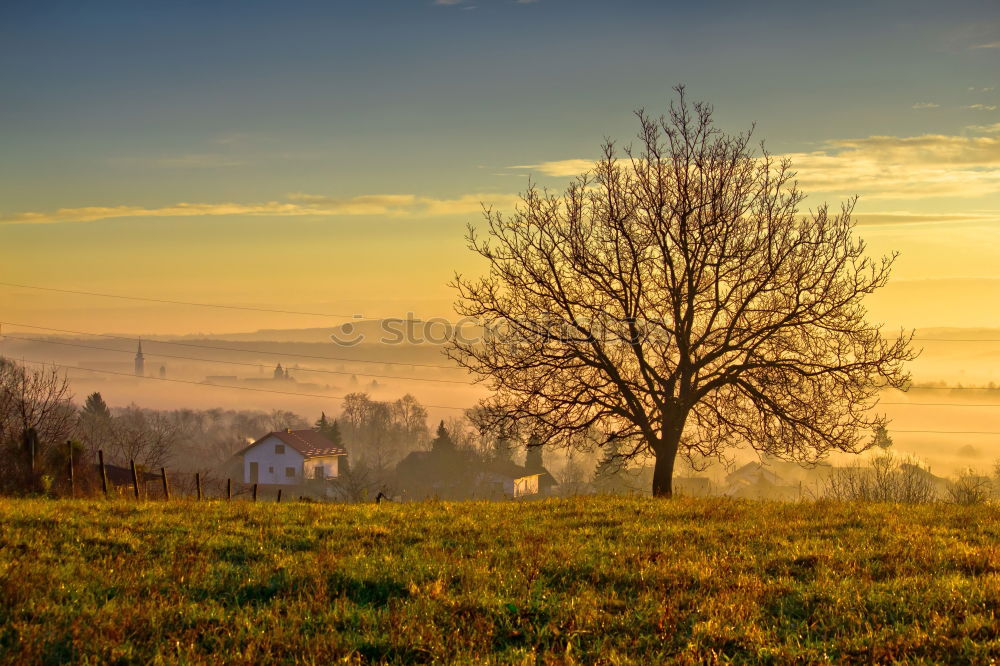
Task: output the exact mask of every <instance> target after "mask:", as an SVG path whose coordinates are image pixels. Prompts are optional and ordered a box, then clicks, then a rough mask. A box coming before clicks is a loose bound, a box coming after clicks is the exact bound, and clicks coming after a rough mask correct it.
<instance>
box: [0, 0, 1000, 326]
mask: <svg viewBox="0 0 1000 666" xmlns="http://www.w3.org/2000/svg"><path fill="white" fill-rule="evenodd" d="M42 4H44V3H42ZM199 4H200V3H195V4H192V5H191V6H187V5H186V4H185V3H165V4H162V5H159V6H157V8H155V9H151V8H150V7H151V6H152V5H150V6H147V7H146V8H144V9H143V8H140V7H139V4H133V3H112V2H95V3H85V8H84V5H74V4H65V5H62V4H58V3H56V4H53V5H52V6H51V7H48V9H45V10H43V9H40V8H39V4H38V3H21V4H19V3H9V4H7V3H5V6H4V8H3V9H0V26H3V28H2V29H0V88H2V89H3V90H4V91H5V93H4V98H5V101H4V103H3V104H2V105H0V137H2V139H3V141H2V145H0V281H4V282H10V283H18V284H28V285H36V286H45V287H56V288H65V289H77V290H86V291H94V292H108V293H112V294H121V295H126V296H143V297H150V298H158V299H168V300H169V299H176V300H186V301H201V302H208V303H220V304H232V305H240V306H250V307H262V308H275V309H285V310H305V311H310V312H326V313H342V314H353V313H358V314H363V315H364V316H365V317H378V316H402V315H405V314H406V313H407V312H413V313H416V314H417V315H418V316H424V317H427V316H450V315H451V301H452V294H451V292H450V290H449V289H448V287H447V286H446V283H447V282H448V280H449V279H450V278H451V276H452V273H453V272H454V271H455V270H462V271H475V270H476V268H477V264H476V263H475V262H474V261H473V259H472V257H471V256H470V255H469V253H468V252H466V251H465V249H464V242H463V239H462V234H463V230H464V227H465V224H466V223H468V222H476V221H477V220H479V218H480V213H479V210H480V202H485V203H488V204H492V205H495V206H497V207H500V208H505V207H509V206H511V205H512V203H513V201H514V200H515V195H516V193H517V192H518V191H519V190H520V189H521V188H523V187H524V185H525V183H526V180H527V177H528V176H532V177H533V178H535V179H536V181H537V182H539V183H541V184H543V185H546V186H550V187H557V188H558V187H561V186H563V185H565V183H566V182H567V181H568V180H569V178H571V177H572V176H573V175H574V174H576V173H578V172H579V171H580V170H581V168H583V167H585V165H586V164H587V162H588V161H589V160H590V159H592V158H593V157H594V156H595V155H596V154H597V148H598V146H599V144H600V142H601V140H602V139H603V137H604V136H612V137H617V138H620V139H622V140H625V141H627V140H628V139H629V137H631V136H632V134H633V132H634V129H635V126H634V119H633V118H632V116H631V112H632V110H633V109H634V108H636V107H640V106H644V107H646V108H648V109H651V110H652V109H657V108H662V107H663V105H665V103H666V102H667V101H668V100H669V97H670V95H669V88H670V86H671V85H672V84H674V83H677V82H686V83H687V84H688V87H689V93H690V95H691V96H692V97H695V98H699V99H705V100H706V101H709V102H712V103H714V104H715V106H716V109H717V112H718V113H717V119H718V122H719V123H720V125H721V126H722V127H723V128H725V129H728V130H733V131H736V130H740V129H743V128H745V127H746V126H748V125H749V124H750V123H752V122H756V123H757V135H758V137H759V138H762V139H766V140H767V142H768V146H769V148H770V150H771V151H772V152H774V153H776V154H779V155H787V156H789V157H791V158H792V160H793V163H794V165H795V166H796V167H797V169H798V171H799V180H800V183H801V186H802V188H803V189H804V190H805V191H807V192H809V193H810V194H811V197H812V198H811V199H810V204H812V205H815V204H816V203H818V202H820V201H824V200H826V201H830V202H831V203H834V204H835V203H836V202H838V201H840V200H842V199H844V198H846V197H848V196H851V195H853V194H858V195H860V196H861V199H860V203H859V205H858V208H857V213H858V219H859V221H860V226H859V229H858V230H859V233H860V234H861V235H862V236H863V237H864V238H865V239H866V240H868V242H869V244H870V247H871V249H872V250H873V251H874V252H879V253H887V252H892V251H899V252H900V253H901V257H900V259H899V262H898V264H897V269H896V271H895V276H894V280H893V283H892V284H891V286H890V287H889V288H887V289H886V290H885V292H884V293H882V294H879V295H878V296H876V297H875V298H874V299H873V300H872V303H871V306H872V313H873V316H874V317H876V318H877V319H879V320H883V321H885V322H886V323H887V324H889V325H892V326H905V327H927V326H935V325H939V326H984V327H985V326H1000V309H998V308H996V307H995V304H996V303H998V302H1000V249H998V248H1000V112H998V106H1000V94H998V90H997V88H998V86H1000V81H998V80H997V79H998V76H997V73H998V72H1000V11H997V8H996V5H995V4H993V3H981V2H978V3H977V2H968V3H950V4H949V6H948V7H947V8H945V7H943V6H941V7H939V6H938V5H937V4H936V3H912V2H905V3H904V2H899V3H877V4H878V7H874V8H873V7H868V6H867V5H868V4H871V3H858V4H857V5H852V4H851V3H847V4H838V5H837V7H836V9H834V8H825V9H813V8H809V9H805V8H802V7H801V6H800V5H799V4H782V3H773V4H768V3H765V4H764V5H759V6H758V5H755V8H754V12H757V13H755V14H750V13H748V12H749V11H750V10H749V9H748V8H746V7H744V6H743V4H737V3H717V5H713V6H711V7H707V6H706V7H704V8H695V7H689V8H686V9H683V10H678V9H676V8H670V7H669V6H668V5H669V3H653V2H623V3H606V2H604V3H598V2H580V3H573V8H574V11H573V12H568V11H567V3H565V2H563V3H560V2H557V1H556V0H538V1H535V2H527V1H525V0H520V1H519V2H499V1H498V2H490V1H487V0H483V1H482V2H472V0H449V1H447V2H442V1H441V0H438V2H432V1H431V0H427V1H426V2H406V3H403V2H389V3H371V5H374V4H379V7H377V8H375V7H373V6H370V5H369V3H357V4H358V6H354V7H348V6H347V3H318V2H303V3H301V4H299V3H289V4H287V5H285V4H284V3H258V2H246V3H239V4H237V3H232V4H230V3H211V4H213V5H214V6H213V7H203V6H199ZM206 4H208V3H206ZM744 4H745V3H744ZM292 5H295V9H294V11H293V10H292V9H291V7H292ZM53 8H57V9H53ZM816 26H822V27H823V29H822V30H817V29H816ZM693 54H696V56H697V57H694V55H693ZM0 304H2V308H0V310H2V320H3V321H11V322H23V323H28V324H33V325H40V326H52V327H60V328H70V329H79V330H84V331H94V332H108V331H113V332H122V333H144V334H148V333H193V332H206V333H208V332H211V333H221V332H227V331H247V330H257V329H262V328H297V327H312V326H322V325H324V324H336V323H339V322H340V321H341V320H340V319H336V318H321V317H309V316H297V315H278V314H266V313H254V312H244V311H237V310H208V309H203V308H194V307H185V306H175V305H167V304H155V303H141V302H133V301H124V300H114V299H103V298H97V297H84V296H76V295H67V294H58V293H53V292H44V291H37V290H30V289H21V288H14V287H5V286H0Z"/></svg>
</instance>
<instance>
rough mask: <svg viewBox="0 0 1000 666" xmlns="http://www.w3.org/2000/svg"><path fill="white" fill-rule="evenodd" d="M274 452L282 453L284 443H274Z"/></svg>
mask: <svg viewBox="0 0 1000 666" xmlns="http://www.w3.org/2000/svg"><path fill="white" fill-rule="evenodd" d="M274 452H275V453H277V454H281V453H284V452H285V445H284V444H275V445H274Z"/></svg>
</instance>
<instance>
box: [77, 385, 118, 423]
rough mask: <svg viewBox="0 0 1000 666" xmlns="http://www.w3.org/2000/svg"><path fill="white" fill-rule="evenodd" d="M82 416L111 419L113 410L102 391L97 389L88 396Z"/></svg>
mask: <svg viewBox="0 0 1000 666" xmlns="http://www.w3.org/2000/svg"><path fill="white" fill-rule="evenodd" d="M81 416H85V417H89V418H98V419H110V418H111V410H110V409H108V405H107V403H105V402H104V398H102V397H101V394H100V393H97V392H96V391H95V392H94V393H91V394H90V395H88V396H87V401H86V402H85V403H84V404H83V412H82V414H81Z"/></svg>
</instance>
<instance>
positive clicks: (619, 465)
mask: <svg viewBox="0 0 1000 666" xmlns="http://www.w3.org/2000/svg"><path fill="white" fill-rule="evenodd" d="M624 472H625V459H624V457H623V456H622V454H621V444H620V443H619V442H618V441H617V440H612V441H611V442H609V443H608V444H607V448H606V449H605V451H604V455H603V456H601V459H600V461H598V463H597V467H596V468H595V469H594V484H595V485H596V486H597V487H598V488H599V489H601V490H602V491H604V492H613V491H615V490H619V489H620V488H619V486H620V485H621V477H622V476H623V474H624Z"/></svg>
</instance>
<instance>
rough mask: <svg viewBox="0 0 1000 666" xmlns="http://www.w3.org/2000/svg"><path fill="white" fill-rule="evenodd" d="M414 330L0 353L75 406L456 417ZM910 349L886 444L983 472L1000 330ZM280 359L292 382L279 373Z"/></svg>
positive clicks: (109, 343) (436, 356)
mask: <svg viewBox="0 0 1000 666" xmlns="http://www.w3.org/2000/svg"><path fill="white" fill-rule="evenodd" d="M421 332H422V333H424V334H426V333H428V329H426V328H425V329H421V330H417V332H416V333H417V334H416V335H414V336H412V337H413V338H414V339H411V340H409V341H405V340H404V341H403V342H402V343H400V344H385V343H380V342H379V333H380V327H379V326H377V325H376V323H375V322H361V323H359V324H357V325H355V326H354V330H353V331H352V333H353V334H355V335H357V334H364V336H365V339H364V341H363V342H361V343H360V344H356V345H344V344H336V343H335V342H334V341H332V340H331V339H330V335H331V333H333V334H335V335H343V330H341V329H339V328H336V329H335V328H330V329H325V328H316V329H294V330H268V331H257V332H247V333H244V334H234V335H227V336H201V337H195V336H182V337H176V336H175V337H166V336H164V337H162V338H159V336H155V335H150V336H149V337H148V338H144V339H143V341H142V344H143V353H144V362H145V368H144V374H145V377H143V378H139V377H135V376H133V371H134V354H135V347H136V342H135V340H134V339H132V338H128V337H127V336H122V337H120V338H116V337H93V336H89V337H88V336H79V335H77V336H74V335H61V336H56V335H52V334H46V333H44V332H40V331H37V330H35V331H29V330H20V331H18V330H9V329H5V331H4V333H5V335H4V336H3V337H2V338H0V355H3V356H6V357H8V358H11V359H13V360H18V361H19V360H22V359H24V360H25V361H27V362H32V361H45V362H51V363H57V364H60V365H61V366H64V367H65V368H66V372H67V374H68V377H69V379H70V382H71V386H72V389H73V392H74V394H75V399H76V402H77V403H78V404H79V403H81V402H82V400H83V398H84V397H85V396H87V395H88V394H90V393H92V392H95V391H96V392H100V393H101V395H102V396H103V398H104V400H105V401H106V402H107V403H108V404H109V405H111V406H113V407H124V406H127V405H130V404H136V405H139V406H141V407H145V408H152V409H180V408H189V409H211V408H216V407H217V408H224V409H260V410H265V411H272V410H288V411H292V412H295V413H297V414H299V415H301V416H303V417H304V418H305V419H306V420H307V421H309V422H312V421H314V420H315V419H317V418H318V417H319V416H320V414H321V413H323V412H325V413H326V414H327V415H328V416H330V417H331V418H333V417H336V415H337V414H338V413H339V412H340V405H341V401H340V400H339V398H342V397H343V396H344V395H346V394H349V393H354V392H364V393H367V394H368V395H369V396H370V397H371V398H372V399H375V400H386V401H389V400H395V399H397V398H400V397H402V396H403V395H406V394H411V395H413V396H414V397H416V398H417V399H418V400H419V401H420V402H421V403H422V404H423V405H424V406H425V407H426V409H427V412H428V421H429V422H430V423H431V424H435V423H437V422H438V421H440V420H449V419H454V418H456V417H459V416H461V414H462V412H463V410H464V409H466V408H468V407H472V406H473V405H474V404H475V403H476V401H477V400H478V399H480V398H481V397H484V396H485V395H487V389H486V388H485V387H484V386H482V385H481V384H475V383H473V381H472V378H471V377H470V376H469V375H468V374H466V373H465V371H464V370H462V369H460V368H457V367H456V366H454V364H453V363H451V362H450V361H449V359H447V358H446V357H445V356H444V353H443V346H442V345H441V344H438V343H439V341H440V334H441V331H440V330H438V331H436V332H435V333H434V334H433V335H429V336H428V335H425V336H424V337H421V335H420V333H421ZM426 337H432V338H433V342H428V341H427V340H426V339H425V338H426ZM157 339H159V340H164V341H167V342H169V343H171V344H167V343H166V342H158V341H157ZM178 343H179V344H178ZM914 344H915V346H917V347H918V348H922V349H923V352H922V353H921V355H920V357H919V358H918V359H917V360H916V361H914V362H913V363H912V364H911V366H910V367H911V371H912V374H913V384H914V386H913V388H911V389H910V390H909V391H908V392H906V393H903V392H899V391H887V392H885V393H884V394H883V396H882V407H881V409H882V410H884V412H885V413H886V414H887V415H888V416H889V418H890V419H891V424H890V426H889V434H890V436H891V437H892V440H893V450H894V451H895V452H897V453H898V454H900V455H904V456H906V455H912V456H914V457H916V458H917V459H919V460H920V461H921V462H922V463H923V464H924V465H925V466H927V467H929V468H930V470H931V471H932V472H933V473H935V474H938V475H942V476H949V475H954V474H957V473H959V472H960V471H962V470H967V469H969V468H971V469H973V470H976V471H979V472H982V473H989V472H990V471H991V469H992V467H993V464H994V461H996V460H997V459H1000V435H998V434H972V433H1000V390H997V389H996V388H995V387H996V384H997V383H1000V330H996V329H956V328H950V329H943V328H942V329H923V330H921V331H918V332H917V336H916V339H915V343H914ZM182 357H183V358H182ZM279 363H280V364H281V366H282V370H283V371H287V374H288V378H287V379H285V378H282V379H275V377H274V369H275V367H276V366H277V365H278V364H279ZM161 367H162V368H163V377H162V379H161V375H160V369H161ZM928 403H930V404H928ZM913 431H916V432H913ZM959 432H961V433H968V434H956V433H959ZM348 445H349V443H348ZM547 455H549V460H550V463H549V464H550V465H551V467H552V468H553V473H556V474H557V475H558V473H559V471H560V470H562V469H563V468H564V467H566V465H567V461H566V459H565V458H564V456H563V455H562V454H560V453H558V452H552V453H550V454H547ZM757 459H758V458H757V456H756V455H755V454H754V453H753V452H751V451H737V452H735V453H734V456H733V458H732V460H731V463H732V464H735V465H738V464H741V463H745V462H747V461H751V460H757ZM595 461H596V454H589V455H588V454H576V457H575V458H574V459H573V460H571V461H569V463H568V464H569V467H570V468H572V467H574V466H577V467H581V466H582V467H584V468H587V467H588V466H589V468H590V469H592V466H593V464H595ZM829 462H830V463H832V464H835V465H848V464H852V463H853V462H857V457H856V456H850V455H846V454H835V455H833V456H831V457H830V458H829ZM728 469H732V467H731V466H730V467H729V468H728ZM726 470H727V468H726V467H724V466H721V465H718V464H716V465H714V466H712V467H710V468H709V469H708V470H706V471H704V472H697V473H700V474H706V475H709V476H710V477H714V478H716V479H721V478H722V477H723V476H724V475H725V473H726ZM692 473H695V472H692ZM587 474H589V472H585V473H584V476H586V475H587Z"/></svg>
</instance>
